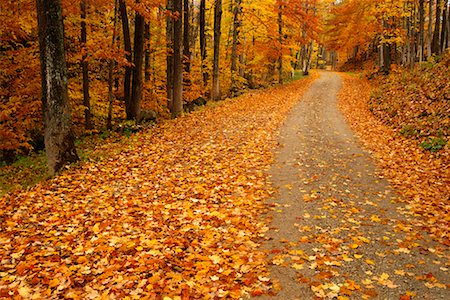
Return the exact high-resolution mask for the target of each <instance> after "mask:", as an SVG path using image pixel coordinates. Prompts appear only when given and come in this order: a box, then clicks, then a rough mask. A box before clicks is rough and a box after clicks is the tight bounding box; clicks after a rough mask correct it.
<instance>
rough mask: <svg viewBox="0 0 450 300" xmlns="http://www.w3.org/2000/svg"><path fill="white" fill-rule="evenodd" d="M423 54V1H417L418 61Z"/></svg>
mask: <svg viewBox="0 0 450 300" xmlns="http://www.w3.org/2000/svg"><path fill="white" fill-rule="evenodd" d="M424 53H425V0H419V61H421V62H422V61H423V59H424Z"/></svg>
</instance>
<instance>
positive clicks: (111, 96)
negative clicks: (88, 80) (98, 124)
mask: <svg viewBox="0 0 450 300" xmlns="http://www.w3.org/2000/svg"><path fill="white" fill-rule="evenodd" d="M117 10H118V3H117V0H115V1H114V27H113V36H112V41H111V49H114V48H115V45H116V39H117V14H118V12H117ZM114 66H115V61H114V59H112V58H111V59H109V66H108V118H107V119H106V128H108V129H109V130H111V129H112V114H113V101H114V93H113V72H114Z"/></svg>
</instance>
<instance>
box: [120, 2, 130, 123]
mask: <svg viewBox="0 0 450 300" xmlns="http://www.w3.org/2000/svg"><path fill="white" fill-rule="evenodd" d="M119 10H120V16H121V19H122V31H123V44H124V49H125V52H126V54H125V59H126V60H127V62H128V64H129V65H128V66H126V67H125V76H124V81H123V99H124V102H125V112H126V114H127V116H128V115H129V114H130V101H131V72H132V67H131V63H132V51H133V50H132V49H131V34H130V24H129V22H128V13H127V5H126V3H125V0H119Z"/></svg>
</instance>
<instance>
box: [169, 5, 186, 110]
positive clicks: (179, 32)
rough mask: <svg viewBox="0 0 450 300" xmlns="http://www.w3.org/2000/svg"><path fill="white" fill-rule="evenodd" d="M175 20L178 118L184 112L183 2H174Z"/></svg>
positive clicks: (174, 84) (174, 80)
mask: <svg viewBox="0 0 450 300" xmlns="http://www.w3.org/2000/svg"><path fill="white" fill-rule="evenodd" d="M173 4H174V5H173V8H174V13H175V20H174V24H173V25H174V26H173V36H174V39H173V79H172V80H173V101H172V105H171V112H172V117H177V116H178V115H179V114H181V112H182V111H183V61H182V47H183V46H182V39H183V0H173Z"/></svg>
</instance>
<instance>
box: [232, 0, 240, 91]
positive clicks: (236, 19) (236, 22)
mask: <svg viewBox="0 0 450 300" xmlns="http://www.w3.org/2000/svg"><path fill="white" fill-rule="evenodd" d="M241 3H242V0H235V1H234V7H233V45H232V47H231V93H232V94H236V93H237V92H238V90H239V88H238V85H237V81H238V80H237V77H238V73H237V71H238V68H237V60H238V46H239V45H240V41H239V39H240V36H239V33H240V28H241V14H242V5H241Z"/></svg>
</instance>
